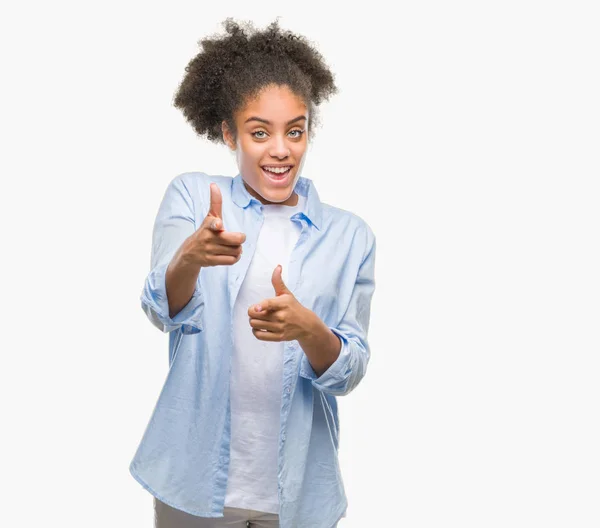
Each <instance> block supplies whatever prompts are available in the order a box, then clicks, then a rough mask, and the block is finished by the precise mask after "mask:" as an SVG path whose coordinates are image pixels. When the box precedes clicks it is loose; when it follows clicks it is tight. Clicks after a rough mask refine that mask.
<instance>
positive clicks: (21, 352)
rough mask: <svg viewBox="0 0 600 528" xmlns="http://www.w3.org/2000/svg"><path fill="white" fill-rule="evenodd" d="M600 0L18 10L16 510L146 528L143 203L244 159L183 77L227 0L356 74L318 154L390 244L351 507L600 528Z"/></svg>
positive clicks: (349, 414)
mask: <svg viewBox="0 0 600 528" xmlns="http://www.w3.org/2000/svg"><path fill="white" fill-rule="evenodd" d="M213 4H214V5H213ZM392 5H393V8H392ZM594 7H595V6H594V2H577V1H569V2H567V1H563V2H541V1H538V2H533V1H523V0H521V1H503V2H475V1H471V2H466V1H459V2H431V1H423V2H405V3H400V4H387V3H384V2H381V1H380V2H373V1H370V2H368V3H366V4H364V5H358V4H357V5H356V6H354V7H352V6H350V5H349V4H340V5H339V6H336V7H333V6H331V5H328V4H326V3H325V2H314V3H310V2H301V3H291V4H285V5H284V4H282V3H280V2H277V3H271V4H269V3H261V2H251V3H250V2H226V3H225V2H170V3H166V2H162V3H160V4H159V3H149V2H141V1H138V2H133V1H130V2H123V1H121V2H96V3H90V2H64V1H63V2H61V1H55V2H29V3H24V4H16V3H13V4H12V5H11V6H10V7H4V8H3V9H2V11H3V12H2V16H1V17H0V19H1V22H0V24H1V27H0V29H1V31H0V44H1V52H0V53H1V54H2V57H1V59H2V83H1V88H0V89H1V90H2V96H1V98H0V105H1V108H0V110H1V119H0V126H1V127H2V155H1V157H0V164H1V178H2V179H1V181H2V186H1V192H0V200H1V204H0V205H1V207H0V214H1V215H2V248H3V251H2V255H3V257H2V260H1V261H2V274H1V276H2V278H3V281H2V284H3V288H2V301H3V302H2V313H3V322H4V332H3V333H2V353H3V364H4V367H3V369H2V383H1V389H0V390H1V391H2V399H1V401H2V421H3V427H2V430H3V435H2V440H1V441H2V455H3V456H2V459H3V461H2V480H3V482H4V492H3V508H2V510H3V511H2V518H3V521H2V524H3V525H6V526H11V527H14V526H27V527H29V526H40V525H52V526H54V525H56V526H64V527H81V526H86V527H89V528H92V527H107V526H128V527H140V528H142V527H150V526H152V523H153V512H152V498H151V495H150V494H149V493H148V492H146V491H145V490H144V489H143V488H142V487H141V486H140V485H139V484H138V483H137V482H136V481H135V480H134V479H133V478H132V477H131V476H130V475H129V472H128V465H129V463H130V460H131V458H132V457H133V454H134V452H135V449H136V448H137V445H138V442H139V441H140V439H141V436H142V433H143V431H144V428H145V426H146V424H147V421H148V419H149V417H150V414H151V412H152V409H153V407H154V405H155V403H156V399H157V397H158V394H159V392H160V389H161V387H162V383H163V381H164V379H165V376H166V373H167V368H168V353H167V350H168V343H167V336H166V335H164V334H161V333H160V332H158V331H157V329H156V328H154V327H153V326H152V325H151V323H150V322H149V321H148V320H147V319H146V317H145V315H144V313H143V312H142V310H141V308H140V303H139V295H140V293H141V289H142V286H143V281H144V278H145V276H146V273H147V272H148V271H149V264H150V262H149V260H150V243H151V234H152V225H153V221H154V217H155V214H156V211H157V208H158V205H159V203H160V200H161V198H162V195H163V193H164V191H165V189H166V186H167V184H168V183H169V181H170V180H171V179H172V178H173V177H174V176H176V175H177V174H179V173H181V172H186V171H195V170H198V171H204V172H208V173H212V174H225V175H232V176H233V175H235V174H236V171H237V167H236V166H235V164H234V159H233V158H232V157H231V156H230V154H229V153H228V152H227V151H226V149H225V148H224V147H220V146H216V145H213V144H210V143H208V142H207V141H206V140H203V139H200V138H199V137H197V136H196V135H195V133H194V132H193V130H192V128H191V127H190V126H189V125H188V124H187V123H186V122H185V120H184V118H183V116H182V115H181V114H180V112H179V111H178V110H177V109H175V108H174V107H173V106H172V97H173V94H174V93H175V90H176V89H177V86H178V83H179V82H180V80H181V78H182V77H183V74H184V68H185V66H186V64H187V62H188V61H189V60H190V59H191V58H192V57H193V56H194V55H195V54H196V52H197V51H198V47H197V41H198V40H200V38H202V37H203V36H206V35H208V34H211V33H215V32H222V26H221V22H222V21H223V20H224V19H225V18H226V17H227V16H234V17H235V18H236V19H238V20H252V21H253V22H255V23H256V25H257V26H258V27H260V28H264V27H265V26H266V25H267V24H268V23H269V22H271V21H273V20H274V19H275V17H276V16H277V15H281V18H280V24H281V26H282V27H283V28H285V29H291V30H293V31H296V32H298V33H301V34H303V35H305V36H306V37H308V38H309V39H310V40H311V41H313V42H314V43H315V44H316V45H317V46H318V49H319V50H320V51H321V52H322V54H323V56H324V57H325V59H326V61H327V63H328V64H329V65H330V66H331V68H332V69H333V71H334V73H335V75H336V81H337V84H338V86H339V88H340V93H339V94H338V95H336V96H334V97H333V99H332V100H331V101H330V102H328V103H325V104H324V105H323V106H322V108H321V116H322V123H323V126H322V128H320V129H318V130H317V135H318V137H317V136H315V144H314V145H313V146H312V150H311V151H310V153H309V157H308V158H307V162H306V165H305V168H304V173H303V175H304V176H307V177H310V178H311V179H313V181H314V182H315V185H316V186H317V189H318V191H319V194H320V196H321V199H322V200H323V201H324V202H326V203H329V204H332V205H335V206H337V207H341V208H343V209H347V210H350V211H353V212H355V213H356V214H358V215H359V216H361V217H362V218H364V219H365V220H366V221H367V222H368V224H369V225H370V226H371V227H372V229H373V231H374V232H375V234H376V235H377V241H378V252H377V262H376V292H375V295H374V298H373V305H372V315H371V317H372V319H371V330H370V343H371V347H372V360H371V363H370V366H369V371H368V374H367V376H366V378H365V379H364V380H363V382H362V383H361V385H360V386H359V387H358V388H357V389H356V391H355V392H354V393H352V394H350V395H348V396H346V397H342V398H339V400H338V401H339V403H340V413H341V414H340V418H341V427H342V431H341V446H340V458H341V464H342V471H343V475H344V479H345V484H346V490H347V494H348V499H349V508H348V516H347V518H346V519H344V520H342V521H341V522H340V527H343V528H351V527H366V526H368V527H379V526H386V527H387V526H390V527H406V528H429V527H431V528H440V527H447V526H460V527H461V528H467V527H473V528H481V527H485V528H492V527H493V528H496V527H498V528H500V527H502V528H505V527H511V528H516V527H523V528H525V527H527V528H529V527H544V528H548V527H573V526H576V527H578V528H587V527H597V526H599V524H600V510H599V508H598V501H599V493H600V481H599V479H598V475H599V473H600V450H599V449H598V446H599V445H600V427H599V422H598V416H599V412H600V406H599V402H600V388H599V387H600V384H599V382H598V379H599V374H600V372H599V365H600V362H599V359H598V354H599V352H600V346H599V345H600V339H599V316H600V304H599V303H600V301H599V299H600V280H599V270H600V252H599V245H598V244H599V235H600V233H599V226H600V218H599V216H600V215H599V206H598V204H599V203H600V193H599V187H598V178H599V175H600V171H599V164H600V163H599V151H598V147H599V140H600V127H599V123H600V104H599V101H600V98H599V97H598V94H600V78H599V73H598V64H599V58H600V57H599V55H600V53H599V50H600V38H599V33H598V24H599V18H598V15H597V12H595V10H594ZM392 9H393V10H394V11H392Z"/></svg>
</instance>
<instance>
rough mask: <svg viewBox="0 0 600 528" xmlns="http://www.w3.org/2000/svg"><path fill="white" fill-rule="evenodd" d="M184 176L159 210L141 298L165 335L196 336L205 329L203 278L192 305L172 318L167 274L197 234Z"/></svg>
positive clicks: (173, 183) (172, 185)
mask: <svg viewBox="0 0 600 528" xmlns="http://www.w3.org/2000/svg"><path fill="white" fill-rule="evenodd" d="M182 177H183V175H179V176H177V177H175V178H174V179H173V180H172V181H171V182H170V183H169V185H168V187H167V190H166V191H165V194H164V196H163V199H162V202H161V203H160V206H159V208H158V213H157V215H156V220H155V222H154V229H153V232H152V254H151V259H150V272H149V273H148V275H147V277H146V280H145V282H144V287H143V289H142V294H141V296H140V301H141V304H142V309H143V310H144V312H145V313H146V315H147V317H148V319H150V321H151V322H152V324H153V325H154V326H155V327H156V328H158V329H159V330H161V331H162V332H164V333H167V332H172V331H173V330H177V329H181V332H182V333H183V334H196V333H198V332H201V331H202V329H203V322H202V320H203V314H204V297H203V294H202V289H201V287H200V277H199V276H198V279H197V281H196V288H195V289H194V293H193V294H192V297H191V299H190V300H189V302H188V304H186V305H185V306H184V307H183V308H182V309H181V310H180V311H179V312H178V313H177V314H175V316H174V317H172V318H171V317H169V302H168V299H167V289H166V283H165V277H166V271H167V267H168V266H169V263H170V262H171V259H172V258H173V255H174V254H175V252H176V251H177V250H178V249H179V247H180V246H181V244H182V243H183V241H184V240H185V239H186V238H188V237H189V236H190V235H191V234H192V233H193V232H194V231H195V230H196V225H195V219H194V218H195V214H194V202H193V200H192V196H191V194H190V192H189V189H188V187H187V185H186V183H185V182H184V180H183V178H182Z"/></svg>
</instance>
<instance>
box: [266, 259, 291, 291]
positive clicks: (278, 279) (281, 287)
mask: <svg viewBox="0 0 600 528" xmlns="http://www.w3.org/2000/svg"><path fill="white" fill-rule="evenodd" d="M282 272H283V267H282V266H281V264H279V265H278V266H277V267H276V268H275V271H274V272H273V276H272V277H271V282H272V284H273V288H275V295H282V294H284V293H291V292H290V290H288V288H287V286H286V285H285V283H284V282H283V278H282V276H281V274H282Z"/></svg>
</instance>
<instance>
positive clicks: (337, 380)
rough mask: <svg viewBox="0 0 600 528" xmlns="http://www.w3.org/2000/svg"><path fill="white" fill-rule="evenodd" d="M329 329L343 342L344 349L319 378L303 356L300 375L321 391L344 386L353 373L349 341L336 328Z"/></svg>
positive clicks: (303, 355) (304, 355)
mask: <svg viewBox="0 0 600 528" xmlns="http://www.w3.org/2000/svg"><path fill="white" fill-rule="evenodd" d="M329 329H330V330H331V331H332V332H333V333H334V334H336V335H337V336H339V338H340V340H341V342H342V348H341V350H340V354H339V356H338V357H337V359H336V360H335V361H334V362H333V363H332V364H331V365H330V366H329V368H328V369H327V370H326V371H325V372H323V374H321V375H320V376H317V374H316V372H315V371H314V370H313V368H312V365H311V364H310V361H308V357H306V354H302V361H301V364H300V375H301V376H302V377H304V378H307V379H309V380H312V384H313V386H314V387H316V388H318V389H320V390H324V389H325V390H327V389H330V388H334V387H339V385H340V384H344V383H345V382H346V381H347V379H348V377H349V375H350V373H351V372H350V370H351V363H352V361H351V360H352V354H351V351H350V346H349V345H348V339H347V338H346V336H344V334H342V333H341V332H340V331H339V330H337V329H336V328H332V327H331V326H330V327H329Z"/></svg>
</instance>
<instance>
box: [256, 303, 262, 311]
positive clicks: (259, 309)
mask: <svg viewBox="0 0 600 528" xmlns="http://www.w3.org/2000/svg"><path fill="white" fill-rule="evenodd" d="M254 309H255V310H256V311H257V312H262V307H261V306H259V305H258V304H257V305H256V306H255V307H254Z"/></svg>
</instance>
